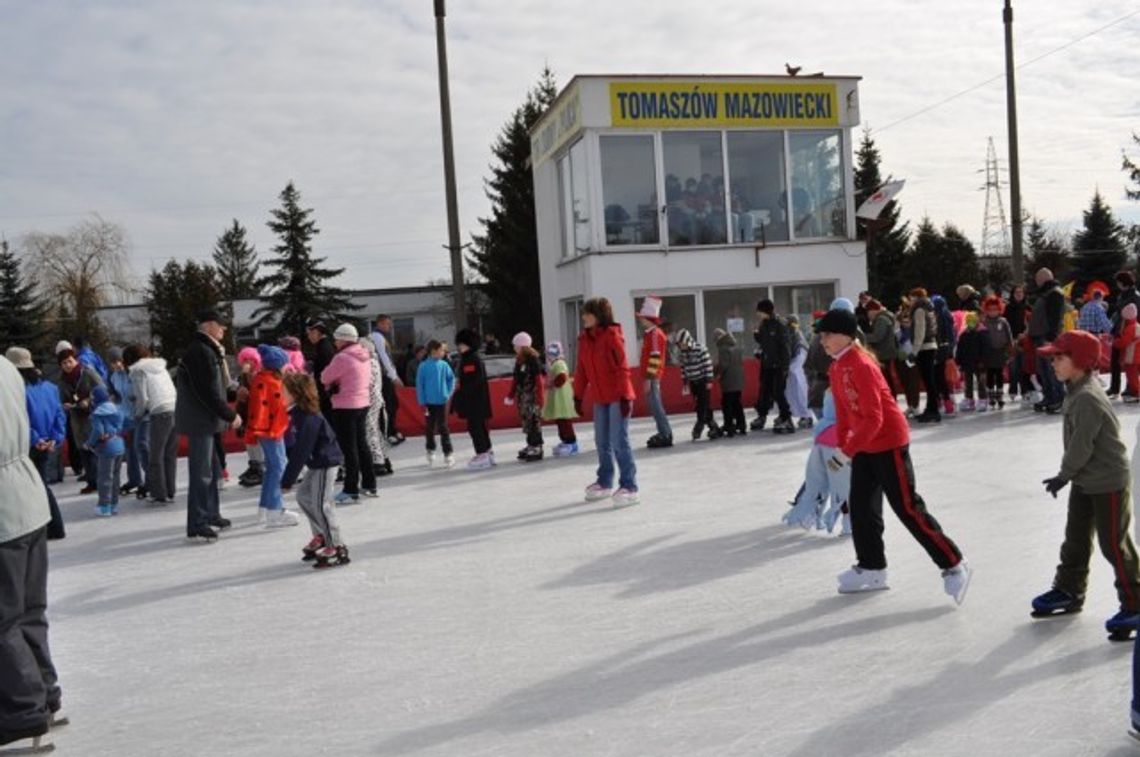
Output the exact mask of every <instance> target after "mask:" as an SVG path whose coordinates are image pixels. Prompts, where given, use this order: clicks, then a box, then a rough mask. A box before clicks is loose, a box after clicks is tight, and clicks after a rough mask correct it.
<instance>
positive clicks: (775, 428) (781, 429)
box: [772, 418, 796, 434]
mask: <svg viewBox="0 0 1140 757" xmlns="http://www.w3.org/2000/svg"><path fill="white" fill-rule="evenodd" d="M795 432H796V427H795V424H793V423H792V419H791V418H777V419H776V422H775V423H773V424H772V433H773V434H794V433H795Z"/></svg>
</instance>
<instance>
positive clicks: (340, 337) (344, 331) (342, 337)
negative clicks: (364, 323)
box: [333, 323, 360, 342]
mask: <svg viewBox="0 0 1140 757" xmlns="http://www.w3.org/2000/svg"><path fill="white" fill-rule="evenodd" d="M359 338H360V334H358V333H357V331H356V327H355V326H353V325H352V324H351V323H342V324H341V325H339V326H337V327H336V331H334V332H333V339H334V340H336V341H338V342H355V341H356V340H357V339H359Z"/></svg>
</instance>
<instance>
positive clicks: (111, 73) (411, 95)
mask: <svg viewBox="0 0 1140 757" xmlns="http://www.w3.org/2000/svg"><path fill="white" fill-rule="evenodd" d="M1016 5H1017V6H1018V7H1017V18H1016V21H1017V26H1016V42H1017V56H1018V61H1019V63H1024V62H1027V61H1030V60H1031V59H1033V58H1035V57H1037V56H1039V55H1042V54H1044V53H1048V52H1049V51H1052V50H1055V49H1056V48H1059V47H1062V46H1064V45H1066V44H1068V43H1070V42H1072V41H1073V40H1075V39H1077V38H1079V37H1082V36H1083V35H1085V34H1087V33H1089V32H1091V31H1093V30H1094V29H1097V28H1098V27H1101V26H1104V25H1106V24H1109V23H1111V22H1112V21H1114V20H1116V19H1119V18H1121V17H1124V16H1126V15H1128V14H1132V13H1136V14H1137V15H1133V16H1132V17H1130V18H1128V19H1127V20H1125V21H1123V22H1122V23H1119V24H1117V25H1115V26H1113V27H1112V28H1110V29H1107V30H1105V31H1102V32H1100V33H1099V34H1097V35H1095V36H1093V37H1091V38H1088V39H1085V40H1083V41H1080V42H1077V43H1075V44H1073V45H1072V46H1070V47H1068V48H1067V49H1064V50H1062V51H1060V52H1057V53H1056V54H1053V55H1050V56H1049V57H1046V58H1044V59H1042V60H1040V61H1038V62H1035V63H1032V64H1030V65H1028V66H1026V67H1025V68H1023V69H1022V70H1021V71H1020V72H1019V80H1018V86H1019V95H1020V114H1019V115H1020V121H1021V155H1022V188H1023V196H1024V204H1025V207H1026V208H1027V209H1028V210H1030V211H1032V212H1036V213H1037V214H1038V215H1040V216H1042V217H1044V218H1045V219H1046V220H1047V221H1049V222H1052V223H1056V224H1059V225H1061V226H1066V227H1067V226H1070V225H1072V224H1074V223H1079V218H1080V211H1081V210H1082V208H1083V207H1085V206H1086V205H1087V203H1088V200H1089V198H1090V196H1091V195H1092V192H1093V190H1094V188H1096V187H1097V186H1099V187H1100V189H1101V191H1102V192H1103V193H1104V194H1105V196H1106V198H1107V199H1108V201H1109V202H1110V203H1111V204H1112V205H1113V207H1114V208H1115V209H1116V211H1117V212H1118V213H1119V214H1120V215H1121V216H1122V217H1124V218H1126V219H1128V220H1130V221H1132V222H1140V205H1138V204H1136V203H1129V202H1128V201H1127V200H1126V199H1125V198H1124V185H1125V181H1126V177H1125V175H1124V174H1123V173H1122V172H1121V171H1120V162H1121V150H1122V148H1125V147H1129V146H1130V138H1129V137H1130V133H1131V132H1132V131H1133V130H1138V131H1140V88H1138V87H1137V86H1136V84H1135V82H1136V80H1137V76H1138V75H1140V44H1137V42H1138V38H1140V3H1138V2H1136V1H1135V0H1101V1H1099V2H1097V3H1086V2H1072V0H1033V2H1026V1H1025V0H1021V1H1020V2H1018V3H1016ZM448 13H449V14H450V15H449V16H448V33H449V56H450V64H451V77H452V96H453V102H452V108H453V116H454V119H455V129H456V134H455V137H456V146H455V149H456V155H457V161H458V181H459V191H460V193H459V204H460V211H461V213H462V229H463V234H464V239H465V240H466V239H468V238H469V235H470V234H471V233H472V232H474V231H477V229H478V226H477V222H476V219H477V218H478V216H480V215H483V214H485V213H486V211H487V208H488V203H487V201H486V199H485V197H484V195H483V191H482V181H483V177H484V175H485V174H486V173H487V166H488V163H489V162H490V144H491V142H492V141H493V139H494V138H495V136H496V133H497V131H498V129H499V127H500V126H501V124H502V123H503V121H504V120H505V119H506V118H507V117H508V116H509V115H510V113H511V111H512V110H513V109H514V108H515V107H516V106H517V105H518V104H519V102H521V100H522V98H523V96H524V95H525V92H526V91H527V89H528V88H529V87H530V86H531V85H532V84H533V83H534V81H535V79H536V78H537V76H538V74H539V72H540V70H541V69H542V67H543V65H544V64H549V65H550V66H551V67H552V68H553V69H554V71H555V73H556V75H557V77H558V80H559V82H560V84H561V83H564V82H565V81H567V80H568V79H569V78H570V77H571V76H572V75H574V74H576V73H607V72H621V73H640V72H645V73H780V72H782V71H783V66H784V63H785V62H786V61H787V62H791V63H793V64H798V65H803V66H804V67H805V71H817V70H822V71H825V72H828V73H837V74H858V75H861V76H863V77H864V80H863V83H862V94H861V104H862V115H863V120H864V123H865V124H868V125H870V126H871V128H872V129H873V130H879V129H882V131H881V132H878V133H877V135H876V138H877V140H878V143H879V146H880V148H881V150H882V152H883V157H884V167H885V169H886V171H887V172H889V173H891V174H893V175H895V176H896V177H905V178H906V179H907V181H908V184H907V188H906V191H905V192H904V194H903V195H902V196H901V197H900V201H901V203H902V207H903V212H904V214H905V215H906V216H907V217H909V218H911V219H915V220H917V219H918V218H920V217H921V216H922V215H923V214H929V215H930V216H931V218H933V219H934V220H935V221H936V222H938V223H942V222H944V221H953V222H954V223H956V224H958V225H959V226H960V227H961V228H963V230H965V231H966V232H967V234H968V235H969V236H970V237H971V238H973V239H975V240H977V239H978V238H979V237H980V232H981V226H982V216H983V207H984V200H985V195H984V193H983V192H980V191H977V190H978V187H980V186H981V184H982V183H983V176H982V175H981V174H980V173H978V172H979V171H980V170H981V169H982V168H983V165H984V161H985V151H986V138H987V137H988V136H991V135H992V136H993V137H994V138H995V142H996V143H997V146H998V150H999V153H1000V154H1001V156H1002V158H1003V164H1004V157H1005V151H1006V149H1007V148H1006V131H1005V99H1004V93H1005V90H1004V86H1003V83H1002V82H1001V81H997V82H994V83H991V84H989V85H987V86H984V87H982V88H980V89H978V90H976V91H974V92H972V93H969V94H966V95H964V96H962V97H960V98H958V99H956V100H953V101H952V102H950V103H948V104H945V105H942V106H941V107H938V108H936V109H934V110H931V111H930V112H928V113H925V114H923V115H920V116H917V117H915V118H912V119H910V120H907V121H905V122H902V123H898V124H897V125H892V124H895V122H897V121H898V120H899V119H903V118H906V117H907V116H910V115H912V114H914V113H916V112H918V111H920V110H922V109H923V108H924V107H926V106H928V105H931V104H933V103H936V102H938V101H939V100H942V99H943V98H945V97H947V96H949V95H952V94H954V93H956V92H959V91H961V90H963V89H966V88H968V87H970V86H972V85H975V84H977V83H979V82H982V81H984V80H986V79H988V78H989V77H991V76H995V75H997V74H1000V73H1001V72H1002V69H1003V65H1004V64H1003V48H1002V25H1001V2H1000V1H999V0H958V2H954V3H942V2H932V1H927V2H915V1H914V0H879V2H875V3H852V2H850V1H849V0H844V1H843V2H839V1H838V0H815V1H814V2H811V3H787V2H772V1H770V0H762V1H758V0H753V2H740V0H704V1H703V2H700V3H682V2H676V1H675V0H674V1H668V0H667V1H666V2H660V0H658V1H656V2H648V1H647V0H623V2H614V0H575V2H558V3H555V2H538V1H537V0H530V1H528V0H493V1H492V0H466V1H465V2H460V1H457V0H452V2H450V3H449V4H448ZM0 50H2V51H3V54H2V56H0V60H2V61H3V62H2V63H0V231H3V233H4V234H5V235H6V236H7V237H8V238H9V239H15V240H18V239H19V237H20V236H21V235H23V234H24V233H26V232H28V231H30V230H32V229H37V230H42V231H56V230H65V229H66V228H67V227H68V226H69V225H71V224H73V223H75V222H76V221H78V220H79V219H81V218H82V217H83V215H84V214H85V213H89V212H98V213H100V214H101V215H102V216H103V217H104V218H106V219H109V220H112V221H116V222H119V223H121V224H122V225H124V226H125V227H126V228H127V230H128V233H129V235H130V237H131V240H132V243H133V251H132V265H133V267H134V269H135V272H136V274H138V275H140V276H141V275H144V274H145V273H146V272H147V271H149V270H150V268H151V267H152V266H161V265H163V264H164V263H165V261H166V260H168V259H170V258H172V257H174V258H179V259H183V258H186V257H197V258H208V256H209V253H210V249H211V247H212V245H213V242H214V240H215V239H216V237H217V236H218V234H220V233H221V231H222V230H223V229H224V227H225V226H226V225H227V224H228V223H229V222H230V219H231V218H235V217H236V218H237V219H238V220H240V221H241V222H242V223H243V224H245V225H246V226H247V227H248V228H249V229H250V232H251V235H252V238H253V240H254V241H255V242H256V243H257V246H258V248H259V249H261V250H263V251H264V250H267V248H268V247H269V246H270V245H271V244H272V237H271V235H270V233H269V232H268V230H267V229H266V228H265V220H266V219H267V217H268V210H269V209H270V208H271V207H273V206H274V205H275V204H276V196H277V194H278V193H279V192H280V190H281V189H282V187H283V186H284V185H285V183H286V182H287V181H288V180H290V179H293V180H294V181H296V183H297V186H298V188H299V189H300V190H301V192H302V195H303V197H304V199H305V201H306V204H308V205H310V206H312V207H314V208H315V209H316V220H317V223H318V225H319V226H320V228H321V230H322V233H321V235H320V236H319V237H318V239H317V244H316V249H317V251H318V252H319V253H320V254H323V255H327V256H328V257H329V261H330V263H331V264H333V265H336V266H338V267H347V268H348V269H349V272H348V273H349V274H350V275H351V278H350V279H349V280H347V281H342V283H344V284H346V285H350V286H354V287H381V286H402V285H415V284H422V283H425V282H426V281H427V280H428V279H432V278H441V277H445V276H447V274H448V270H449V269H448V264H447V256H446V251H445V250H444V249H442V245H443V244H445V242H446V228H447V227H446V218H445V213H444V199H443V171H442V159H441V149H440V137H439V102H438V91H437V85H436V68H435V65H436V64H435V40H434V20H433V17H432V3H431V0H404V1H403V2H388V1H387V0H371V1H370V2H365V1H363V0H360V1H355V0H322V2H319V3H318V2H312V1H311V0H306V1H305V2H301V1H300V0H272V1H269V0H266V1H260V0H226V2H217V1H215V0H198V1H197V2H192V3H191V2H183V1H179V2H171V1H168V0H138V1H128V0H121V1H119V2H112V1H111V0H82V2H80V1H76V0H73V1H70V2H68V1H65V0H52V1H51V2H15V0H12V1H11V2H5V3H4V4H3V5H2V6H0ZM1134 152H1136V151H1134ZM1007 200H1008V197H1007ZM1007 212H1008V205H1007Z"/></svg>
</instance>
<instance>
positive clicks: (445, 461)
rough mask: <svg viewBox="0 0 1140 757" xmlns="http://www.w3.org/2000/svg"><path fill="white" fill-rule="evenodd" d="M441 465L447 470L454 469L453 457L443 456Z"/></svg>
mask: <svg viewBox="0 0 1140 757" xmlns="http://www.w3.org/2000/svg"><path fill="white" fill-rule="evenodd" d="M443 464H444V465H445V466H446V467H448V468H454V467H455V455H444V456H443Z"/></svg>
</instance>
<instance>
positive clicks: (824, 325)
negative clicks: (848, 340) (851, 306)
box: [817, 310, 859, 337]
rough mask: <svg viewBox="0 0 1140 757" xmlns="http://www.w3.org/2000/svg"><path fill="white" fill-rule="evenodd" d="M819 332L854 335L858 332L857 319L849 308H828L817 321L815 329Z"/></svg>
mask: <svg viewBox="0 0 1140 757" xmlns="http://www.w3.org/2000/svg"><path fill="white" fill-rule="evenodd" d="M817 330H818V331H819V333H821V334H843V335H844V336H850V337H854V336H855V335H856V334H857V333H859V321H858V320H856V318H855V314H854V313H852V312H851V311H849V310H829V311H827V315H825V316H824V317H823V318H821V319H820V321H819V328H818V329H817Z"/></svg>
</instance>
